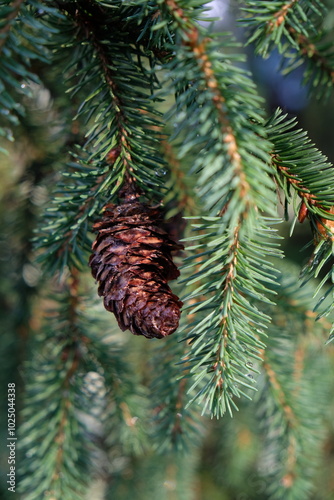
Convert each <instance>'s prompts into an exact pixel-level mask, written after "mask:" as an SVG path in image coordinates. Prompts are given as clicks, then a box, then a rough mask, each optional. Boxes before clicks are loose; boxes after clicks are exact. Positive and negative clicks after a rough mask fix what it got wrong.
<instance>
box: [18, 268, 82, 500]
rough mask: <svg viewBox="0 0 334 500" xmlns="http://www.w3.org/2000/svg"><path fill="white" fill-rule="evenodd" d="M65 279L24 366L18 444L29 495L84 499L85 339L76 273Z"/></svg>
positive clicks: (23, 483) (24, 485)
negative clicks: (82, 406)
mask: <svg viewBox="0 0 334 500" xmlns="http://www.w3.org/2000/svg"><path fill="white" fill-rule="evenodd" d="M69 281H70V282H69V288H68V291H67V294H65V295H64V296H63V297H62V301H63V302H62V304H61V306H60V308H59V311H58V312H57V313H53V317H52V320H51V322H50V324H49V330H45V332H44V334H41V335H40V336H39V339H38V342H37V343H36V345H35V349H36V351H35V357H34V360H33V361H32V362H31V364H30V366H29V367H28V384H27V388H26V405H25V409H24V410H23V413H22V420H23V424H22V426H21V429H20V433H21V440H20V446H21V453H22V455H23V456H24V457H29V460H27V459H25V460H23V461H22V467H21V480H20V490H21V492H24V494H25V498H27V499H29V500H30V499H31V500H33V499H38V498H40V496H41V495H44V496H45V495H48V498H50V499H51V498H64V499H68V500H70V499H82V498H83V496H84V492H85V488H86V484H87V471H88V469H89V460H88V457H89V455H88V441H87V436H85V430H84V426H83V423H82V422H81V420H80V418H79V415H78V409H79V407H78V398H79V397H80V393H81V390H82V382H80V376H79V374H78V371H79V370H80V365H81V355H80V343H81V342H82V341H83V339H82V337H80V331H79V329H78V325H77V308H78V279H77V277H76V276H72V277H71V278H70V279H69ZM40 461H43V463H44V467H40ZM46 492H47V493H46Z"/></svg>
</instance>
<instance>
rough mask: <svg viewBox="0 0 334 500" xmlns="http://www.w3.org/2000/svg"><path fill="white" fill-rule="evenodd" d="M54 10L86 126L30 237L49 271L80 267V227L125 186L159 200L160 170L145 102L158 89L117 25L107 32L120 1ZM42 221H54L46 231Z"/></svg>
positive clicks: (156, 125) (156, 124)
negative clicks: (52, 202)
mask: <svg viewBox="0 0 334 500" xmlns="http://www.w3.org/2000/svg"><path fill="white" fill-rule="evenodd" d="M58 5H59V7H60V8H61V9H62V11H63V12H64V14H65V15H66V20H65V21H64V27H63V30H61V40H62V41H61V43H59V45H60V46H61V47H66V49H64V55H66V54H68V58H69V62H68V69H67V70H66V73H67V74H68V75H69V77H70V78H72V80H74V85H73V86H72V88H71V93H72V96H74V95H76V94H77V95H79V96H82V97H81V98H82V103H81V105H80V108H79V111H78V115H77V118H80V119H81V120H84V122H86V126H87V123H91V122H92V123H93V125H92V126H90V129H89V131H88V132H87V134H86V138H87V139H86V142H85V145H84V151H81V152H79V153H76V156H77V165H75V164H73V163H72V164H71V167H74V169H73V170H72V168H71V170H70V171H69V172H68V174H67V175H68V177H69V179H67V182H66V183H64V182H63V181H61V182H60V184H59V186H58V188H57V189H56V192H57V190H59V191H60V192H62V193H63V196H62V197H61V198H59V197H57V200H56V207H55V208H54V209H53V208H52V209H50V210H49V211H48V212H47V214H46V221H47V224H46V225H45V226H44V227H42V229H41V235H42V237H43V239H42V240H41V239H40V237H38V238H37V240H39V241H40V243H39V247H44V248H45V250H46V252H45V255H44V256H43V257H42V258H43V259H44V260H45V261H48V266H49V269H51V270H53V271H54V270H55V269H62V268H63V267H64V266H65V265H71V266H72V265H74V266H78V265H80V262H83V260H84V259H85V254H84V252H85V250H86V249H87V248H88V246H89V239H88V238H87V230H88V227H89V226H88V224H89V223H90V221H91V220H93V219H94V218H95V217H96V216H97V214H99V213H100V212H101V210H102V208H103V207H104V206H105V205H106V204H107V203H108V202H110V201H111V200H112V199H114V198H115V196H116V194H117V192H118V191H119V190H120V189H122V187H124V186H125V184H126V185H129V184H133V185H134V186H137V187H136V188H134V189H138V190H139V191H141V192H143V193H144V194H146V195H147V196H148V197H149V198H150V199H152V198H153V199H155V200H156V201H158V202H161V199H162V197H163V194H164V192H165V186H164V180H163V177H164V174H165V173H166V165H165V162H164V161H163V158H162V154H161V153H160V152H159V146H160V142H161V140H162V137H161V130H162V127H161V123H160V117H159V112H157V111H156V110H155V109H154V108H153V106H152V98H151V92H152V90H153V89H154V88H156V86H157V85H158V84H157V82H156V81H155V80H154V79H152V77H151V72H150V71H149V70H148V69H147V68H146V67H145V64H144V63H143V61H142V60H143V59H145V58H146V59H147V61H149V58H150V56H147V55H145V54H144V53H143V52H142V50H141V48H140V46H139V45H133V44H132V43H131V41H130V40H129V39H128V38H127V33H124V30H122V29H121V27H120V30H119V31H114V28H115V26H121V20H122V19H124V22H125V20H126V16H127V15H128V14H129V12H128V10H126V9H125V7H123V6H122V5H121V4H120V5H119V6H118V7H117V8H116V9H115V5H113V4H110V6H109V8H108V7H106V6H105V4H104V5H103V6H101V5H98V4H94V3H91V2H80V3H76V2H60V3H59V4H58ZM102 19H103V22H102ZM115 19H116V21H117V20H118V24H117V22H116V24H115V26H114V20H115ZM110 30H112V31H110ZM74 33H76V39H75V40H73V34H74ZM65 37H67V40H66V41H65V40H64V38H65ZM107 41H108V43H106V42H107ZM120 41H122V43H121V44H120ZM69 48H71V52H70V53H69ZM62 50H63V49H60V52H62ZM66 51H67V52H66ZM58 52H59V50H58ZM83 61H84V62H85V64H84V66H83V67H82V62H83ZM91 61H93V64H92V62H91ZM134 103H135V104H136V105H135V106H134ZM78 178H79V179H80V183H78V182H77V179H78ZM60 201H62V205H61V207H59V202H60ZM59 209H60V210H59ZM70 214H71V218H70V217H69V215H70ZM50 218H51V219H52V218H53V219H56V220H55V222H54V223H53V224H51V226H50V225H49V219H50ZM71 219H72V222H73V220H74V223H71ZM50 264H51V266H50Z"/></svg>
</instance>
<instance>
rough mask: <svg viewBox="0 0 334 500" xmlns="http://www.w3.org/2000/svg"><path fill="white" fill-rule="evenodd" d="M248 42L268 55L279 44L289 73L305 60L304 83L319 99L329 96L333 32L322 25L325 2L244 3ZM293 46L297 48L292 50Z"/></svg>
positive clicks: (333, 68)
mask: <svg viewBox="0 0 334 500" xmlns="http://www.w3.org/2000/svg"><path fill="white" fill-rule="evenodd" d="M243 4H244V5H245V6H244V7H243V8H242V10H243V11H244V13H245V18H243V19H241V20H240V22H242V23H243V24H244V25H245V26H246V27H247V28H248V29H249V32H250V34H249V38H248V44H250V43H254V44H255V51H256V53H258V54H260V55H261V56H263V57H266V56H267V55H268V54H269V53H270V52H271V51H272V50H273V49H274V48H275V47H277V49H278V51H279V52H280V53H281V54H282V55H283V56H284V63H283V64H282V70H283V72H284V73H285V74H287V73H289V72H291V71H292V70H293V69H295V68H296V67H298V66H300V65H302V64H303V63H305V69H304V83H305V84H306V85H308V88H309V90H310V92H314V93H315V94H316V96H317V97H318V98H323V97H325V98H327V97H328V96H329V95H330V94H331V91H332V88H333V83H334V56H333V53H332V50H331V42H330V40H329V34H328V33H326V32H325V31H324V30H323V29H322V27H321V26H320V21H321V19H322V17H323V16H324V14H325V12H326V8H325V6H324V4H323V3H322V2H321V1H318V0H317V1H316V2H311V1H310V0H304V1H298V2H297V1H294V0H293V1H290V2H286V1H279V2H269V1H265V2H256V1H253V0H250V1H246V2H243ZM291 49H293V50H291Z"/></svg>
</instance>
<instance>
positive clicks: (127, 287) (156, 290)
mask: <svg viewBox="0 0 334 500" xmlns="http://www.w3.org/2000/svg"><path fill="white" fill-rule="evenodd" d="M93 228H94V229H95V230H96V231H97V232H98V234H97V238H96V240H95V242H94V243H93V247H92V248H93V252H94V253H93V254H92V255H91V257H90V260H89V265H90V266H91V269H92V275H93V277H94V278H95V279H96V280H97V281H98V282H99V288H98V293H99V295H100V296H103V298H104V306H105V308H106V309H107V310H108V311H111V312H113V313H114V314H115V316H116V319H117V321H118V324H119V326H120V328H121V329H122V330H123V331H124V330H127V329H129V330H131V332H132V333H133V334H134V335H144V336H145V337H147V338H163V337H165V336H167V335H170V334H171V333H173V332H174V331H175V330H176V329H177V327H178V324H179V319H180V314H181V307H182V302H181V301H180V300H179V298H178V297H177V296H176V295H174V294H173V293H172V291H171V289H170V288H169V286H168V284H167V282H168V281H170V280H173V279H176V278H177V277H178V276H179V274H180V273H179V271H178V269H177V267H176V265H175V264H174V262H173V260H172V252H173V251H175V250H179V249H181V248H183V247H182V246H181V245H179V244H177V243H175V242H174V241H172V240H171V239H170V238H169V236H168V234H167V232H166V231H165V230H164V228H163V223H162V221H161V218H160V210H159V209H158V208H155V207H150V206H149V205H146V204H145V203H141V202H140V201H139V200H138V198H137V195H135V194H133V193H132V194H128V195H127V196H126V198H125V200H124V202H123V203H122V204H120V205H114V204H109V205H107V206H106V207H105V211H104V214H103V218H102V220H101V221H99V222H96V223H95V224H94V226H93Z"/></svg>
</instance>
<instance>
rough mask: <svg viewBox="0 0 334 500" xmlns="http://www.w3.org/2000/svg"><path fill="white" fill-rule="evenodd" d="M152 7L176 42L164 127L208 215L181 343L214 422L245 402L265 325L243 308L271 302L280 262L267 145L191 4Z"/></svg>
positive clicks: (249, 99)
mask: <svg viewBox="0 0 334 500" xmlns="http://www.w3.org/2000/svg"><path fill="white" fill-rule="evenodd" d="M158 4H159V6H160V15H161V17H162V19H164V20H165V23H167V24H168V26H169V25H170V26H171V27H172V29H174V30H175V31H176V33H178V38H177V39H176V41H175V45H173V48H174V51H175V57H174V58H173V59H171V60H170V61H169V62H168V64H167V68H168V77H169V78H171V79H172V81H173V82H174V85H175V86H176V88H177V94H176V103H175V106H174V107H173V108H172V109H171V110H170V111H169V113H168V118H172V119H173V120H174V121H176V124H177V127H176V132H175V134H173V136H178V135H180V136H181V137H182V144H181V145H180V147H179V156H180V158H184V157H185V156H186V155H187V154H189V152H190V150H191V149H193V150H194V154H195V155H197V156H196V159H195V162H194V165H193V168H192V169H191V171H192V172H196V173H197V174H198V177H197V189H198V193H199V197H200V200H201V202H202V203H203V205H204V209H205V210H206V211H207V213H208V215H209V217H207V218H206V217H203V219H202V221H200V223H199V224H196V225H195V226H194V227H195V229H196V230H197V231H198V233H199V234H198V235H197V236H195V237H190V238H189V239H188V241H191V242H193V243H194V244H193V246H192V247H190V248H189V250H190V251H191V252H192V254H193V255H192V256H191V257H190V258H189V259H188V260H187V263H189V267H191V268H193V269H195V274H194V275H193V276H192V277H191V278H189V279H186V281H187V283H188V284H189V285H190V286H192V288H193V291H192V292H190V293H189V295H188V296H187V299H189V300H192V299H195V298H196V303H195V304H194V305H193V306H192V307H190V309H189V310H190V311H193V312H195V311H196V313H197V314H199V315H200V320H199V321H198V320H197V321H194V323H192V324H191V325H190V326H189V329H188V334H187V339H188V340H189V342H190V344H191V349H190V354H189V359H188V355H187V360H186V362H187V367H188V368H187V370H188V372H189V373H190V374H191V375H192V377H193V378H194V380H195V381H194V383H193V384H192V386H191V387H190V388H189V391H192V390H194V389H195V388H196V392H197V393H196V395H195V397H194V398H193V399H199V400H202V401H204V410H203V411H205V409H206V408H208V410H209V411H210V413H211V415H213V416H217V417H219V416H221V415H223V414H224V413H225V411H226V410H228V411H230V412H232V408H233V407H235V402H234V401H233V398H234V397H240V396H241V395H245V396H246V397H249V396H248V395H247V394H246V392H245V389H246V390H248V388H249V387H251V385H252V383H251V382H250V379H249V378H248V376H247V374H248V372H249V370H248V369H247V367H246V364H247V363H249V362H250V359H249V358H250V357H255V358H256V357H257V356H258V351H259V349H261V348H262V347H263V343H262V341H261V340H259V335H261V332H262V333H263V329H264V328H266V324H267V322H268V321H269V317H267V316H266V315H265V314H262V313H261V311H260V309H258V308H257V307H255V306H254V305H253V304H252V302H251V300H249V299H251V297H252V299H254V298H256V299H260V300H264V301H267V300H269V299H268V298H265V297H264V294H265V290H266V287H265V285H264V283H265V282H266V281H267V282H268V281H269V282H270V281H271V280H275V276H274V272H273V270H272V268H271V266H270V265H268V262H267V260H268V256H269V255H271V256H272V255H275V254H277V249H276V246H275V245H276V243H273V240H272V238H273V237H274V234H273V233H271V230H270V229H269V224H270V223H269V220H267V219H265V218H264V217H263V216H262V215H260V214H259V212H260V213H261V212H262V213H264V212H265V211H266V212H267V213H268V212H269V213H270V214H271V215H274V214H276V207H275V206H274V203H273V201H274V196H273V194H274V193H273V192H274V185H273V184H272V181H271V179H270V175H269V169H268V162H269V160H270V157H269V155H268V153H269V144H268V143H267V142H266V139H265V133H264V130H263V129H262V128H261V126H259V127H257V125H256V120H257V118H256V116H258V117H259V115H258V108H257V107H256V105H255V103H257V102H258V99H259V98H258V96H257V95H256V92H255V89H254V87H253V86H252V84H251V81H250V79H249V78H248V75H247V74H246V75H245V72H244V71H243V72H241V71H239V69H238V68H237V67H236V65H235V64H233V63H235V62H236V61H237V60H238V57H236V56H235V55H234V54H231V53H230V52H229V54H228V56H227V55H226V54H222V53H217V48H218V40H215V39H214V38H212V37H209V36H207V35H208V33H207V32H206V30H205V29H204V28H203V27H200V26H199V25H198V24H197V21H196V17H197V16H198V15H200V11H201V9H200V8H199V9H198V8H196V7H198V3H196V6H195V2H190V3H189V2H182V1H180V2H175V1H174V0H173V1H169V0H167V1H166V2H158ZM225 45H226V46H227V45H228V46H229V47H231V45H233V42H231V37H229V38H228V37H226V39H220V40H219V47H220V49H221V48H222V47H224V46H225ZM181 62H182V67H181ZM232 88H233V91H232ZM236 89H238V90H236ZM257 123H259V122H257ZM259 136H260V137H261V141H258V137H259ZM255 143H256V144H257V146H256V147H255ZM269 234H270V236H269V237H268V239H266V236H267V235H269ZM260 241H261V244H262V245H263V246H264V249H263V252H262V251H261V250H260V245H261V244H259V242H260ZM246 248H247V251H246ZM247 253H248V256H247ZM248 257H249V259H248ZM255 263H257V264H255ZM259 263H261V268H260V270H259V271H258V270H257V269H256V266H257V265H258V264H259ZM255 269H256V270H255ZM196 283H198V284H197V287H196V286H195V284H196ZM201 297H205V298H203V299H202V298H201Z"/></svg>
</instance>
